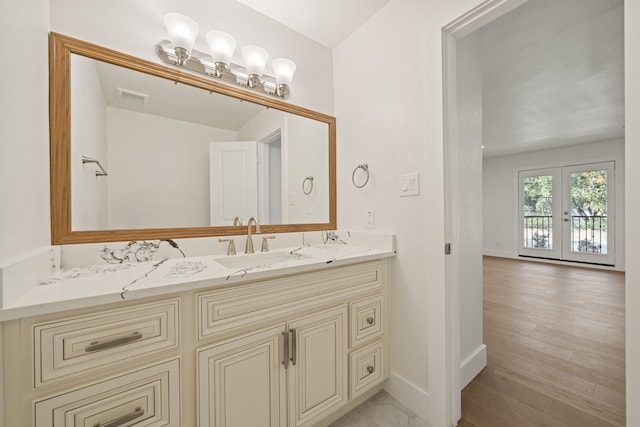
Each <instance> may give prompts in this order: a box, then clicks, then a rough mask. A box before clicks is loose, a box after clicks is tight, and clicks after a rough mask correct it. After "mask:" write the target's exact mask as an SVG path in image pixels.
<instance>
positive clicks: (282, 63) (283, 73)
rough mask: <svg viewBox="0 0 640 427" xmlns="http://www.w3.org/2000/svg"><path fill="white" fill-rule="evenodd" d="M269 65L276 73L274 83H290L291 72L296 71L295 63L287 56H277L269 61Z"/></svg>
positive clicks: (291, 78)
mask: <svg viewBox="0 0 640 427" xmlns="http://www.w3.org/2000/svg"><path fill="white" fill-rule="evenodd" d="M271 67H272V68H273V72H274V74H275V75H276V84H285V85H291V81H292V80H293V74H294V73H295V72H296V63H295V62H293V61H292V60H290V59H287V58H277V59H274V60H273V61H272V62H271Z"/></svg>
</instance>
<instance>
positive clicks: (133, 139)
mask: <svg viewBox="0 0 640 427" xmlns="http://www.w3.org/2000/svg"><path fill="white" fill-rule="evenodd" d="M107 118H108V119H107V121H108V132H107V134H108V138H107V139H108V145H109V150H108V165H109V168H108V169H107V171H108V172H109V176H108V177H106V178H107V179H108V180H109V189H108V194H109V197H108V199H109V228H110V229H118V228H154V227H168V226H174V227H206V226H208V225H209V199H210V197H209V143H210V142H217V141H235V140H236V132H233V131H229V130H224V129H218V128H213V127H209V126H204V125H200V124H195V123H190V122H184V121H181V120H173V119H167V118H165V117H158V116H154V115H151V114H145V113H137V112H134V111H128V110H122V109H119V108H111V107H108V108H107Z"/></svg>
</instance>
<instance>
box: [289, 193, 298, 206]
mask: <svg viewBox="0 0 640 427" xmlns="http://www.w3.org/2000/svg"><path fill="white" fill-rule="evenodd" d="M295 205H296V192H295V191H292V192H291V193H289V206H295Z"/></svg>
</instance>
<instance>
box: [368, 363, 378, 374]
mask: <svg viewBox="0 0 640 427" xmlns="http://www.w3.org/2000/svg"><path fill="white" fill-rule="evenodd" d="M375 370H376V368H374V367H373V366H372V365H369V366H367V372H369V373H370V374H373V372H374V371H375Z"/></svg>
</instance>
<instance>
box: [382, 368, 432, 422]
mask: <svg viewBox="0 0 640 427" xmlns="http://www.w3.org/2000/svg"><path fill="white" fill-rule="evenodd" d="M382 388H383V389H384V390H385V391H386V392H387V393H389V394H390V395H391V396H393V398H394V399H396V400H397V401H399V402H400V403H402V404H403V405H404V406H406V407H407V409H409V410H410V411H411V412H413V413H414V414H416V415H417V416H419V417H420V418H422V419H423V420H428V419H429V393H428V392H427V391H426V390H423V389H421V388H420V387H418V386H417V385H415V384H413V383H412V382H411V381H409V380H407V379H406V378H404V377H402V376H400V375H398V374H397V373H395V372H391V374H390V375H389V379H388V380H387V381H386V382H385V383H384V386H383V387H382Z"/></svg>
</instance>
